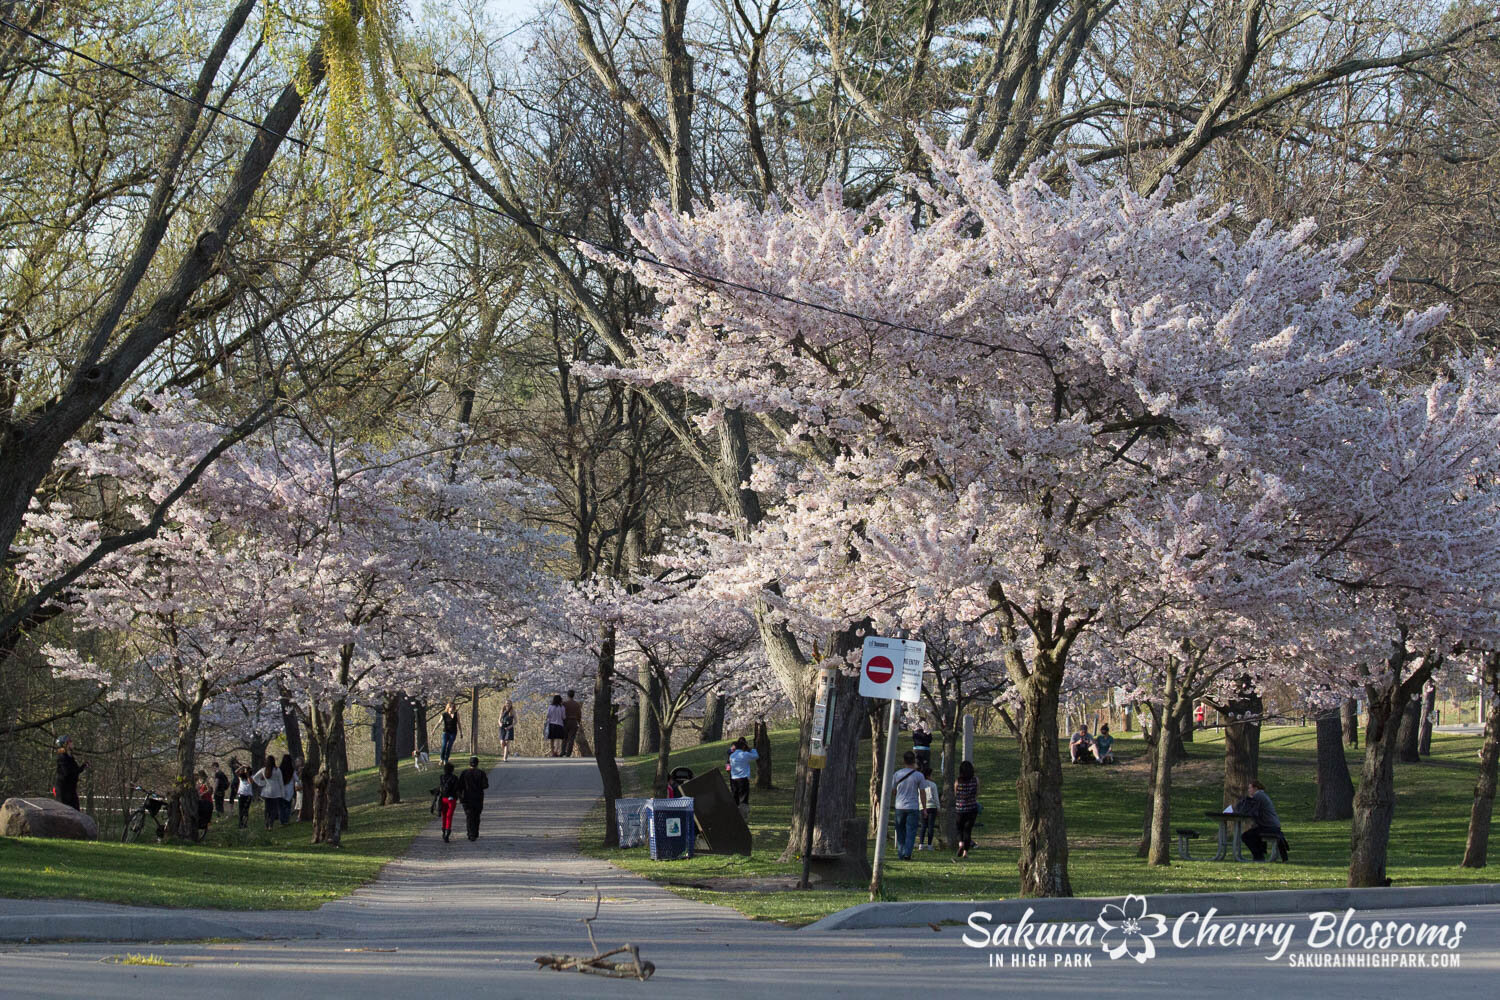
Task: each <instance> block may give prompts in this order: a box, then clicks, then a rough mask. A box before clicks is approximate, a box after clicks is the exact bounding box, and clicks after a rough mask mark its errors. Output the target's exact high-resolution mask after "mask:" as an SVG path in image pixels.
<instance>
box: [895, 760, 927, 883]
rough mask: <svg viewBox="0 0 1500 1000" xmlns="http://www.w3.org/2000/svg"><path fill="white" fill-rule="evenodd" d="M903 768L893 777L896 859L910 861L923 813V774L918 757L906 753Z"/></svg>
mask: <svg viewBox="0 0 1500 1000" xmlns="http://www.w3.org/2000/svg"><path fill="white" fill-rule="evenodd" d="M902 761H903V763H902V767H901V769H900V770H899V771H897V772H896V773H895V774H894V775H893V776H892V779H891V780H892V785H891V788H892V791H893V792H894V793H895V794H894V795H893V796H892V798H894V799H895V801H896V858H897V859H898V860H900V861H910V860H911V852H912V851H914V850H915V849H916V846H917V819H918V817H919V816H920V815H921V812H922V796H921V791H922V772H921V771H919V770H917V755H916V754H915V753H913V752H912V751H910V750H908V751H906V754H905V756H904V757H903V758H902Z"/></svg>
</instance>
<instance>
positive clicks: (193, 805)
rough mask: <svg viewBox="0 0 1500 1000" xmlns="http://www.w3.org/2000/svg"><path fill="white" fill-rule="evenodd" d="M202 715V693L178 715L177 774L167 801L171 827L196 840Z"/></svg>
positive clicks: (174, 832) (176, 833) (179, 834)
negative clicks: (199, 739) (196, 777)
mask: <svg viewBox="0 0 1500 1000" xmlns="http://www.w3.org/2000/svg"><path fill="white" fill-rule="evenodd" d="M202 717H203V702H202V700H201V696H200V699H199V700H198V701H197V703H195V704H193V705H189V706H186V707H184V708H183V709H182V711H181V714H179V715H178V717H177V774H176V776H175V777H174V778H173V780H172V797H171V799H169V800H168V802H167V831H168V832H169V833H170V834H171V835H172V836H173V837H176V838H178V839H181V840H192V839H193V838H194V837H195V836H196V834H197V831H198V785H197V781H196V780H195V778H194V774H193V772H194V771H195V770H197V765H198V728H199V725H200V722H201V719H202Z"/></svg>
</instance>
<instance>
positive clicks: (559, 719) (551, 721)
mask: <svg viewBox="0 0 1500 1000" xmlns="http://www.w3.org/2000/svg"><path fill="white" fill-rule="evenodd" d="M567 716H568V710H567V709H565V708H563V700H562V695H560V694H555V695H553V696H552V704H550V705H548V706H547V742H548V743H549V744H551V749H552V756H554V757H561V756H562V746H563V739H564V738H565V737H566V735H567V734H566V731H565V730H564V728H563V723H564V722H565V721H566V719H567Z"/></svg>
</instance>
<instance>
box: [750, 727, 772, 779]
mask: <svg viewBox="0 0 1500 1000" xmlns="http://www.w3.org/2000/svg"><path fill="white" fill-rule="evenodd" d="M755 752H756V754H758V756H757V757H756V759H755V787H756V788H764V789H771V788H774V787H775V786H774V785H773V784H771V730H770V729H769V728H767V726H766V720H765V719H757V720H756V721H755Z"/></svg>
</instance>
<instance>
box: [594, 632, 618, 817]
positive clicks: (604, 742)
mask: <svg viewBox="0 0 1500 1000" xmlns="http://www.w3.org/2000/svg"><path fill="white" fill-rule="evenodd" d="M614 678H615V633H614V628H613V627H606V629H605V631H604V635H603V637H602V639H601V641H600V644H599V658H598V660H597V661H596V665H595V669H594V746H595V747H597V748H598V749H597V750H596V751H595V754H594V766H595V767H597V768H599V781H600V783H601V784H602V785H603V787H604V846H605V847H619V846H620V828H619V824H618V822H617V819H616V812H615V800H616V799H618V798H619V797H620V795H621V794H622V792H621V787H620V768H619V765H617V764H616V763H615V713H614V704H613V702H614V683H615V682H614Z"/></svg>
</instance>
